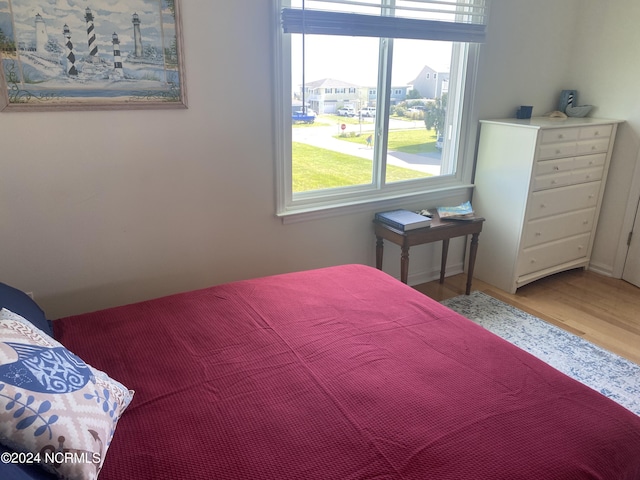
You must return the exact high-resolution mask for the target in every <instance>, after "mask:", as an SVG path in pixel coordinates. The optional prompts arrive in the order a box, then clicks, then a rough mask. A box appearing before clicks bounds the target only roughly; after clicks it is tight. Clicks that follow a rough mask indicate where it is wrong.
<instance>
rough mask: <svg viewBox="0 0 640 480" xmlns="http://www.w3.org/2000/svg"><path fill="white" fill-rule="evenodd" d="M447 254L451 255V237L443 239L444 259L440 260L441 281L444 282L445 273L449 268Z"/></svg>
mask: <svg viewBox="0 0 640 480" xmlns="http://www.w3.org/2000/svg"><path fill="white" fill-rule="evenodd" d="M447 255H449V239H448V238H445V239H444V240H442V259H441V260H440V283H444V274H445V271H446V270H447Z"/></svg>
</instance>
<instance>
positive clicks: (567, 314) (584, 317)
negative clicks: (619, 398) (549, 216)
mask: <svg viewBox="0 0 640 480" xmlns="http://www.w3.org/2000/svg"><path fill="white" fill-rule="evenodd" d="M465 285H466V275H465V274H459V275H453V276H451V277H447V278H446V279H445V281H444V283H443V284H440V283H439V282H438V281H437V280H435V281H433V282H428V283H423V284H421V285H417V286H415V287H414V288H415V289H416V290H418V291H420V292H422V293H424V294H425V295H428V296H429V297H431V298H433V299H435V300H437V301H442V300H445V299H447V298H452V297H455V296H458V295H463V294H464V291H465ZM472 290H478V291H481V292H484V293H486V294H487V295H491V296H492V297H494V298H497V299H498V300H501V301H503V302H505V303H508V304H510V305H513V306H514V307H516V308H519V309H520V310H523V311H525V312H528V313H530V314H531V315H534V316H536V317H538V318H540V319H542V320H545V321H547V322H549V323H552V324H554V325H556V326H558V327H560V328H563V329H565V330H567V331H569V332H571V333H573V334H574V335H579V336H581V337H583V338H584V339H585V340H588V341H590V342H592V343H594V344H596V345H599V346H601V347H602V348H605V349H607V350H609V351H611V352H614V353H616V354H617V355H620V356H621V357H625V358H627V359H629V360H631V361H633V362H635V363H637V364H640V289H639V288H637V287H636V286H634V285H631V284H630V283H627V282H625V281H624V280H619V279H615V278H610V277H606V276H603V275H599V274H597V273H594V272H590V271H588V270H587V271H585V270H582V269H577V270H570V271H567V272H562V273H558V274H556V275H552V276H549V277H546V278H543V279H540V280H538V281H536V282H533V283H530V284H528V285H525V286H523V287H521V288H519V289H518V291H517V292H516V293H515V294H510V293H508V292H505V291H502V290H499V289H497V288H495V287H493V286H492V285H489V284H487V283H484V282H482V281H480V280H477V279H474V281H473V287H472Z"/></svg>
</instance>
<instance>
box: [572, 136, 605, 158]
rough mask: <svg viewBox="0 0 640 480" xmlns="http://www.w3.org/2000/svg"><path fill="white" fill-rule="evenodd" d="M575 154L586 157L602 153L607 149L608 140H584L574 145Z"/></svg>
mask: <svg viewBox="0 0 640 480" xmlns="http://www.w3.org/2000/svg"><path fill="white" fill-rule="evenodd" d="M576 146H577V148H576V153H577V154H578V155H586V154H589V153H602V152H606V151H607V150H608V149H609V139H608V138H606V139H603V140H584V141H582V142H578V143H577V144H576Z"/></svg>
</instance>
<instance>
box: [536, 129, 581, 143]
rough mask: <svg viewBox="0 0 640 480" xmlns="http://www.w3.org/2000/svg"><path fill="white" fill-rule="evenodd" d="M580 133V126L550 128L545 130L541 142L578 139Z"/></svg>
mask: <svg viewBox="0 0 640 480" xmlns="http://www.w3.org/2000/svg"><path fill="white" fill-rule="evenodd" d="M579 135H580V129H578V128H550V129H548V130H543V131H542V134H541V137H540V143H543V144H544V143H559V142H570V141H573V140H577V139H578V137H579Z"/></svg>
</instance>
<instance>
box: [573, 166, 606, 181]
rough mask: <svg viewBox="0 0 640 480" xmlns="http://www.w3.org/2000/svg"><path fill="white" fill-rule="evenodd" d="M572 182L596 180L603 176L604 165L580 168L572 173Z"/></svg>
mask: <svg viewBox="0 0 640 480" xmlns="http://www.w3.org/2000/svg"><path fill="white" fill-rule="evenodd" d="M570 176H571V179H570V180H569V183H570V184H572V185H573V184H576V183H584V182H594V181H596V180H600V179H601V178H602V167H593V168H579V169H577V170H573V171H572V172H571V173H570Z"/></svg>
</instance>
